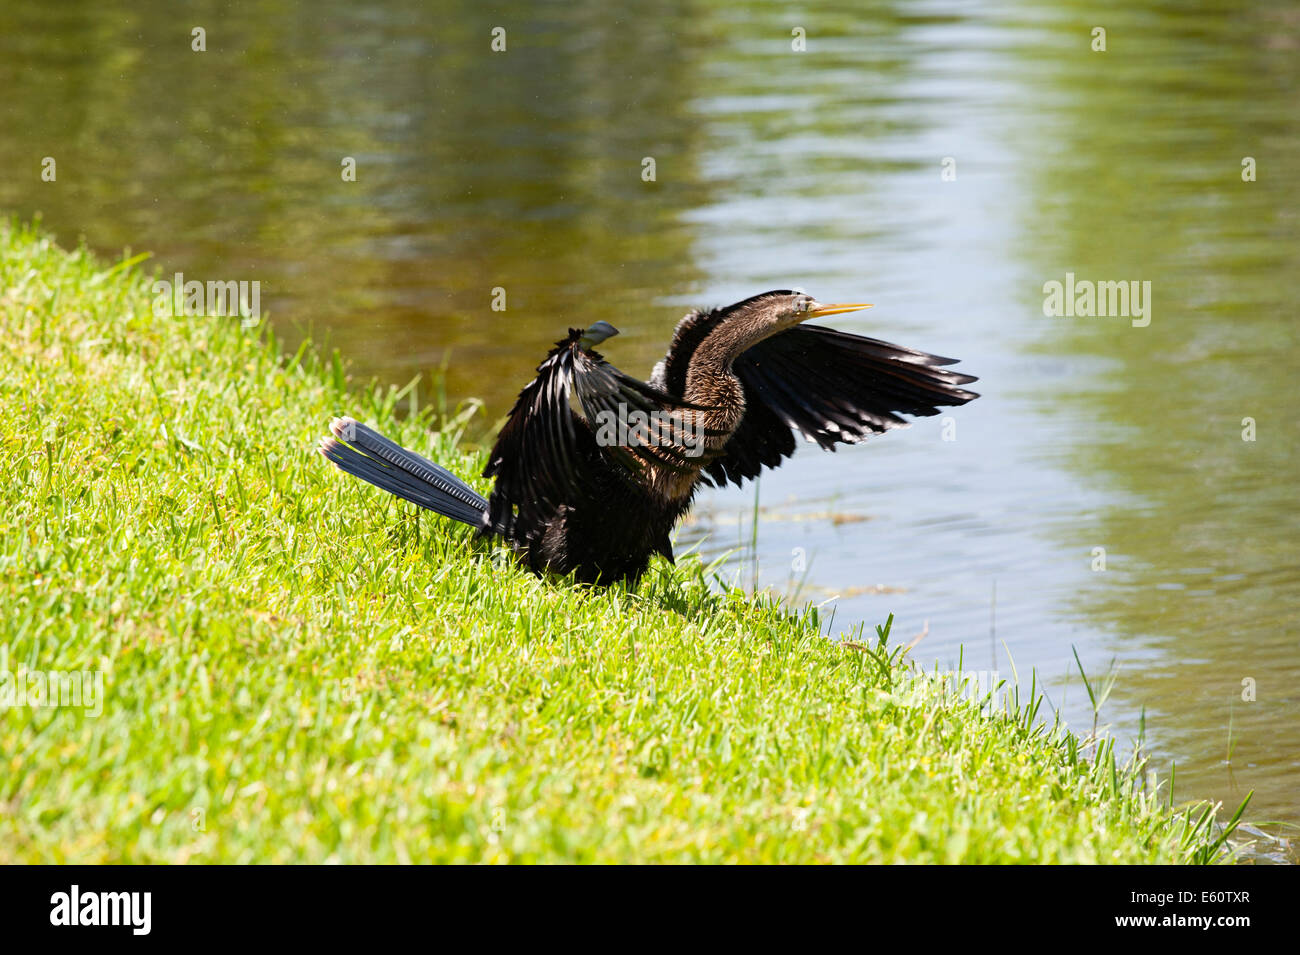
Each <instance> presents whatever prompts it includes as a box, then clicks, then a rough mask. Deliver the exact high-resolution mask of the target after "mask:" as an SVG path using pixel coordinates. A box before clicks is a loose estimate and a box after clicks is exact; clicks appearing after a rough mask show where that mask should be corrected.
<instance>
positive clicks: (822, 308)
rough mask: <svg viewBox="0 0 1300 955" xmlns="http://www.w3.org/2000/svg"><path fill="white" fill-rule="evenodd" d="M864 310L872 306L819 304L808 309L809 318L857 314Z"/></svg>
mask: <svg viewBox="0 0 1300 955" xmlns="http://www.w3.org/2000/svg"><path fill="white" fill-rule="evenodd" d="M864 308H871V306H870V305H866V304H860V305H822V304H821V303H817V304H815V305H813V307H812V308H810V309H808V317H809V318H821V317H822V316H823V315H839V314H841V313H843V312H857V311H861V310H862V309H864Z"/></svg>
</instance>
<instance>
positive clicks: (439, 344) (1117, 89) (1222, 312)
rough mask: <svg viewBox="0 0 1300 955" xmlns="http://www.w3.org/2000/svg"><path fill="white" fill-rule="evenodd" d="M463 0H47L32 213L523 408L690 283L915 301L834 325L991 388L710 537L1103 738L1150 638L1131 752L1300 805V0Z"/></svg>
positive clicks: (711, 542)
mask: <svg viewBox="0 0 1300 955" xmlns="http://www.w3.org/2000/svg"><path fill="white" fill-rule="evenodd" d="M425 7H426V4H423V3H417V2H415V0H410V2H389V3H385V4H382V5H378V8H377V9H365V10H361V9H356V8H355V6H354V5H352V4H345V3H341V2H324V3H322V2H316V3H313V4H306V3H300V2H288V0H285V2H279V3H267V4H262V5H259V6H258V8H257V9H256V10H249V9H240V10H239V11H238V12H237V13H236V12H234V11H233V10H231V11H229V12H226V11H224V8H221V7H219V6H215V7H208V8H204V10H203V11H201V12H197V13H196V12H192V11H186V12H185V13H183V14H178V13H176V12H175V5H174V4H168V3H163V2H160V0H142V2H136V3H132V4H105V3H91V2H64V3H60V4H57V5H50V4H48V3H38V2H33V0H6V3H5V5H4V7H3V8H2V9H0V169H2V170H3V171H4V175H3V176H0V208H3V209H6V210H11V211H13V212H16V213H17V214H19V215H21V216H24V217H27V216H31V215H33V214H35V213H36V212H38V211H39V212H41V213H43V217H44V222H45V224H46V226H47V227H49V228H51V229H53V230H54V231H55V232H56V233H57V234H58V235H59V236H60V237H61V238H62V239H64V240H65V241H76V240H77V239H78V237H84V238H85V239H86V241H87V242H88V243H89V244H91V245H92V246H93V247H95V248H98V249H101V250H104V251H107V252H117V251H119V250H121V249H122V248H123V247H126V246H129V247H131V248H133V249H137V250H139V249H149V250H152V251H154V253H155V256H156V261H157V262H158V263H159V264H160V265H161V266H162V267H163V268H164V270H165V271H166V272H167V273H168V274H170V273H172V272H175V271H182V272H184V273H185V274H186V276H187V277H189V278H200V279H223V280H227V279H247V280H253V279H256V280H259V281H260V282H261V283H262V307H263V309H265V310H269V312H270V313H271V320H272V321H273V322H274V323H275V324H276V326H277V328H278V329H280V330H281V331H282V332H283V333H284V334H285V336H286V337H287V338H288V339H289V341H290V342H293V341H294V340H295V339H296V338H297V337H298V336H299V335H301V334H303V331H304V330H305V329H307V328H308V327H310V328H311V330H312V332H313V334H314V335H315V337H316V338H318V339H322V340H326V341H327V342H328V344H329V346H330V347H338V348H339V349H340V350H341V351H342V352H343V353H344V354H345V355H347V356H348V357H349V358H350V359H351V360H352V363H353V369H354V373H355V375H356V376H357V378H358V379H359V380H363V379H366V378H368V377H370V376H377V377H378V378H379V379H381V380H383V381H390V382H395V383H402V384H404V383H406V382H407V381H409V380H410V379H411V378H412V377H414V376H415V375H417V374H422V373H427V372H428V371H429V369H431V368H438V367H440V366H443V365H445V366H446V369H447V394H448V398H449V400H450V401H451V402H452V403H453V404H454V403H456V402H459V401H462V400H466V399H469V398H471V397H475V398H480V399H482V400H483V402H484V405H485V407H484V412H483V415H482V418H481V421H482V432H483V433H484V434H487V433H488V432H489V431H490V430H491V428H492V426H493V424H494V423H495V422H496V421H497V420H498V419H499V417H500V416H501V415H502V414H503V413H504V412H505V410H506V409H507V408H508V407H509V403H510V401H511V400H512V398H513V395H514V393H515V392H516V391H517V390H518V388H519V387H520V386H521V385H522V384H523V383H524V382H525V381H526V380H527V378H528V377H529V376H530V374H531V371H532V368H533V367H534V366H535V364H536V363H537V361H538V360H539V359H540V358H541V356H542V355H543V354H544V353H545V351H546V349H547V348H548V347H549V345H550V343H551V342H553V341H554V340H555V339H556V338H558V337H560V336H561V335H562V334H563V333H564V331H565V329H566V328H567V327H569V326H581V325H587V324H590V323H591V322H593V321H595V320H597V319H602V318H603V319H606V320H609V321H612V322H613V323H614V324H615V325H617V326H618V327H619V328H620V329H622V332H623V334H622V335H621V336H620V337H619V338H618V339H616V340H615V341H613V342H611V343H610V344H609V347H608V348H607V349H606V353H607V355H608V357H609V358H610V359H611V360H612V361H614V362H615V363H616V364H618V365H620V366H621V367H623V368H624V369H625V370H627V371H630V372H634V373H638V374H647V373H648V372H649V368H650V366H651V364H652V363H653V362H654V360H655V359H656V358H657V357H658V356H659V355H660V353H661V352H662V349H663V346H664V344H665V343H666V341H667V337H668V334H669V331H670V330H671V327H672V325H673V323H674V322H675V321H676V319H677V318H678V317H680V315H681V313H682V312H683V311H684V309H685V307H687V306H688V305H694V304H711V303H713V304H716V303H725V302H729V301H733V300H736V299H739V298H742V297H744V296H747V295H750V294H752V293H754V292H757V291H761V290H764V289H768V288H784V287H799V288H805V289H807V290H808V291H810V292H812V293H814V294H815V295H817V296H818V297H819V298H821V299H822V300H824V301H837V300H842V301H871V302H874V303H876V308H874V309H873V310H871V311H869V312H865V313H861V315H849V316H843V317H842V320H839V321H835V322H833V324H836V325H837V326H839V327H843V328H847V329H851V330H858V331H862V332H866V333H869V334H872V335H876V336H879V337H883V338H886V339H889V340H893V341H898V342H901V343H904V344H908V345H914V346H917V347H921V348H925V349H928V350H931V351H936V352H939V353H941V354H948V355H953V356H957V357H960V358H961V359H962V362H963V363H962V365H961V366H960V368H961V369H962V370H966V371H969V372H971V373H973V374H977V375H979V376H980V377H981V381H980V383H979V384H978V385H977V386H975V387H976V389H977V390H979V391H980V392H981V393H982V395H983V396H982V397H981V398H980V399H979V400H978V401H976V402H974V403H973V404H971V405H969V406H967V407H964V408H961V409H956V410H955V411H953V412H952V414H951V415H950V416H949V417H948V418H947V419H946V420H945V419H944V418H933V419H928V420H925V421H922V422H918V423H917V424H916V425H915V426H914V427H913V428H911V429H909V430H907V431H903V432H895V433H891V434H889V435H887V436H885V437H883V438H880V439H877V440H873V441H871V442H869V443H868V444H867V445H866V446H862V447H857V448H847V449H841V450H840V451H839V452H838V453H837V454H835V455H833V456H832V455H827V454H822V453H819V452H817V451H816V450H815V449H811V448H810V449H805V450H801V452H800V453H799V454H798V455H797V456H796V458H795V459H794V460H793V461H792V462H789V463H788V464H787V465H786V466H784V467H783V468H781V469H779V470H777V471H774V472H770V473H768V474H767V475H765V476H764V478H763V480H762V483H761V486H760V489H759V504H760V508H761V510H760V517H761V519H760V523H759V530H758V537H757V550H756V553H755V552H752V551H751V550H749V549H748V547H747V545H748V543H749V539H750V530H749V528H750V519H751V514H752V509H753V506H754V493H753V489H752V488H749V487H747V488H745V489H743V490H736V489H731V490H728V491H718V492H710V493H707V494H705V495H703V496H702V498H701V500H700V506H699V508H698V510H697V514H696V518H695V520H694V521H693V522H692V523H691V524H689V525H687V526H686V527H684V528H683V529H682V531H681V532H680V533H679V535H678V549H679V550H682V549H685V548H687V547H691V546H695V547H698V548H699V549H700V550H701V551H702V552H703V553H705V554H706V555H708V556H719V555H722V554H725V553H727V552H728V551H734V553H732V554H731V556H730V557H729V558H728V560H727V561H726V563H725V564H724V566H723V573H724V574H725V575H727V576H729V577H732V578H735V579H739V580H741V581H742V582H744V583H745V584H746V585H750V584H752V583H753V582H754V577H755V569H756V570H757V583H758V585H759V586H772V587H775V588H777V589H780V590H783V591H785V592H787V593H791V594H796V595H797V597H798V599H800V600H813V601H815V602H818V603H825V604H826V608H827V610H828V612H829V611H830V609H831V608H834V614H835V618H834V621H835V627H836V629H841V628H844V627H848V626H850V625H852V624H855V623H861V622H865V623H866V624H867V625H868V626H874V625H875V624H876V623H878V622H881V621H882V620H883V619H884V618H885V617H886V616H887V615H888V614H889V613H893V614H894V615H895V623H894V628H895V630H894V632H895V634H896V636H898V637H899V638H902V639H907V640H910V639H911V638H912V637H913V635H915V634H919V633H921V632H924V633H925V636H924V637H923V638H922V639H921V640H920V642H919V643H918V644H917V646H916V648H915V650H914V651H913V653H914V655H915V656H916V658H917V659H918V660H920V661H922V662H925V663H927V664H938V665H939V666H941V667H947V666H951V665H953V664H955V663H956V661H957V659H958V656H959V654H962V655H963V657H964V660H965V664H966V666H967V667H968V668H972V669H979V670H996V671H998V672H999V673H1000V674H1001V675H1002V676H1004V677H1010V676H1011V674H1012V672H1013V671H1014V672H1017V673H1019V674H1020V676H1021V679H1022V680H1023V681H1025V682H1027V681H1028V674H1029V673H1030V671H1031V670H1034V671H1036V672H1037V673H1038V675H1039V679H1040V682H1042V681H1045V684H1046V692H1047V694H1048V698H1049V701H1050V704H1051V706H1053V707H1054V708H1057V709H1060V710H1061V712H1062V713H1063V714H1064V715H1065V717H1066V718H1067V720H1068V721H1069V723H1070V724H1071V725H1072V726H1074V727H1076V728H1078V729H1080V730H1083V731H1086V730H1088V729H1090V728H1091V726H1092V723H1093V714H1092V709H1091V707H1090V705H1089V703H1088V699H1087V694H1086V692H1085V689H1084V686H1083V684H1082V681H1081V680H1080V677H1079V673H1078V667H1077V664H1076V663H1075V659H1074V651H1075V650H1077V652H1078V654H1079V658H1080V659H1081V660H1082V663H1083V666H1084V668H1085V670H1086V671H1087V672H1088V674H1089V676H1090V678H1093V679H1094V680H1095V679H1097V678H1098V677H1101V676H1102V674H1104V673H1105V672H1106V671H1107V669H1108V668H1109V667H1110V666H1111V663H1112V660H1113V661H1114V666H1115V667H1117V668H1118V676H1117V679H1116V681H1115V684H1114V691H1113V693H1112V694H1111V696H1110V698H1109V699H1108V700H1107V702H1106V704H1105V705H1104V706H1103V708H1102V710H1101V714H1100V722H1101V724H1102V725H1104V726H1109V727H1110V729H1111V730H1112V731H1114V732H1115V733H1116V734H1117V735H1118V736H1119V737H1120V739H1121V741H1123V742H1124V743H1125V744H1127V743H1129V742H1130V741H1132V740H1133V738H1134V737H1135V736H1136V735H1137V734H1138V732H1139V727H1140V725H1141V723H1142V721H1143V719H1144V720H1145V732H1146V741H1145V742H1146V748H1147V750H1148V751H1149V752H1150V753H1151V754H1152V756H1153V765H1154V766H1155V767H1156V768H1158V769H1160V770H1161V771H1162V772H1165V773H1166V774H1167V771H1168V768H1169V765H1170V763H1171V762H1174V761H1176V762H1177V766H1178V793H1177V795H1178V796H1179V797H1180V798H1181V797H1193V796H1194V797H1200V798H1209V799H1214V800H1221V801H1223V802H1224V803H1227V804H1230V808H1231V807H1235V805H1236V804H1237V803H1238V802H1239V801H1240V800H1241V799H1242V798H1243V797H1244V795H1245V793H1246V792H1248V791H1250V790H1254V791H1255V797H1254V801H1253V802H1252V806H1251V809H1250V811H1249V813H1248V818H1251V819H1253V820H1255V821H1257V822H1269V821H1272V822H1280V823H1283V824H1285V825H1284V826H1283V827H1282V828H1273V829H1271V830H1270V831H1273V832H1279V833H1281V834H1283V835H1287V834H1289V832H1290V829H1288V828H1286V826H1288V825H1289V826H1294V825H1295V824H1297V823H1300V798H1297V793H1298V792H1300V728H1298V726H1300V720H1298V719H1297V716H1298V715H1300V690H1298V689H1297V687H1300V663H1298V657H1300V654H1298V653H1297V633H1296V630H1297V618H1300V567H1298V566H1297V563H1298V562H1297V557H1296V547H1295V542H1296V539H1297V529H1298V528H1297V524H1298V520H1297V509H1296V501H1295V494H1294V487H1295V475H1296V472H1297V460H1298V455H1297V446H1296V439H1295V422H1296V421H1297V418H1298V417H1300V387H1297V383H1296V381H1297V375H1296V373H1297V371H1298V370H1300V368H1298V367H1297V366H1298V365H1300V359H1298V358H1297V355H1300V352H1298V351H1297V348H1296V341H1295V336H1296V331H1295V328H1296V325H1295V321H1294V306H1293V304H1292V303H1293V302H1294V301H1295V300H1296V298H1297V293H1298V292H1300V279H1298V278H1297V276H1300V224H1298V223H1297V213H1296V206H1295V203H1294V199H1293V188H1292V185H1291V184H1292V183H1294V181H1295V176H1296V173H1297V157H1300V110H1297V108H1296V105H1297V91H1298V90H1300V55H1298V54H1300V14H1297V13H1296V12H1295V10H1294V9H1293V8H1291V7H1289V6H1288V5H1286V4H1280V3H1279V4H1269V3H1258V4H1254V5H1252V6H1251V7H1250V8H1249V9H1238V5H1237V4H1233V3H1226V2H1225V3H1210V2H1202V3H1178V4H1173V3H1168V4H1155V5H1151V6H1150V7H1149V9H1147V10H1141V11H1140V10H1124V9H1114V10H1110V9H1108V10H1106V11H1105V13H1104V15H1103V14H1099V13H1097V12H1096V10H1095V8H1094V7H1092V6H1091V5H1085V4H1083V3H1081V2H1069V0H1066V2H1057V3H1054V4H1051V5H1050V7H1049V9H1046V10H1044V9H1042V7H1041V5H1037V4H1030V3H1027V2H1025V3H1004V4H975V3H971V4H937V3H906V4H905V3H896V4H874V5H870V6H869V7H864V6H863V5H862V4H859V3H847V2H845V3H839V4H837V3H826V4H818V5H817V6H816V8H815V9H814V8H808V9H807V11H806V12H804V11H802V10H795V9H794V8H786V7H784V6H782V5H768V4H756V5H754V7H753V9H752V10H750V11H747V12H745V11H738V10H736V9H734V7H733V5H731V4H725V5H724V4H710V3H689V2H682V3H677V4H672V5H670V6H668V7H665V8H664V10H663V12H662V15H661V16H660V17H659V18H657V19H649V18H646V17H641V16H636V17H632V16H627V15H625V14H623V13H622V12H620V11H618V10H612V9H607V8H606V5H604V4H599V3H595V2H575V3H565V4H558V3H556V4H537V5H529V6H527V7H525V6H523V5H521V6H520V10H519V12H517V13H515V14H512V15H509V16H505V15H503V14H501V13H487V12H483V11H481V10H480V9H479V7H478V6H477V5H475V4H471V3H446V4H442V5H440V8H439V9H438V10H436V11H429V10H426V9H425ZM498 25H502V26H505V27H506V29H507V51H506V52H505V53H496V54H494V53H492V52H491V51H490V49H489V44H490V41H491V30H492V28H493V27H494V26H498ZM194 26H203V27H204V28H205V29H206V30H207V47H208V49H207V52H204V53H197V52H194V51H192V50H191V48H190V30H191V28H192V27H194ZM1094 26H1102V27H1104V28H1105V30H1106V41H1107V49H1106V51H1105V52H1094V51H1093V50H1092V49H1091V44H1092V42H1093V38H1092V35H1091V31H1092V28H1093V27H1094ZM796 27H801V28H802V29H803V30H804V31H805V32H806V36H807V50H806V51H805V52H795V51H794V50H792V49H791V42H792V30H793V29H794V28H796ZM45 156H53V157H54V158H55V160H56V162H57V173H58V178H57V181H56V182H52V183H49V182H42V181H41V180H40V176H39V173H40V168H41V160H42V158H43V157H45ZM1247 156H1249V157H1253V158H1254V159H1255V161H1256V170H1257V178H1256V181H1254V182H1243V181H1242V178H1241V172H1242V166H1241V162H1242V159H1243V157H1247ZM344 157H353V158H354V159H355V160H356V162H357V180H356V181H355V182H344V181H343V180H342V178H341V176H340V168H341V162H342V160H343V158H344ZM646 157H652V158H653V159H654V160H655V165H656V170H655V171H656V181H654V182H645V181H643V180H642V175H641V174H642V168H643V159H645V158H646ZM945 158H950V159H952V160H953V161H954V162H955V170H956V178H955V179H953V180H951V181H946V180H945V179H944V178H943V177H942V176H941V172H942V170H943V168H944V167H943V160H944V159H945ZM1067 272H1073V273H1074V274H1075V275H1076V277H1077V278H1079V279H1090V280H1100V281H1119V280H1138V281H1149V282H1151V289H1152V292H1151V321H1150V324H1149V325H1147V326H1146V327H1135V326H1134V325H1133V324H1132V322H1131V321H1130V320H1129V319H1126V318H1113V317H1112V318H1084V317H1073V318H1070V317H1047V316H1045V315H1044V314H1043V300H1044V293H1043V286H1044V283H1046V282H1049V281H1052V280H1059V281H1064V280H1065V275H1066V273H1067ZM498 288H500V289H504V290H505V295H506V302H507V310H506V311H505V312H495V311H493V310H492V308H491V304H492V300H493V294H494V291H493V290H494V289H498ZM426 381H427V380H426ZM1245 418H1252V419H1253V420H1254V422H1255V431H1256V433H1255V440H1254V441H1243V440H1242V432H1243V428H1244V427H1245V426H1244V425H1243V419H1245ZM945 437H949V438H955V440H945ZM307 466H312V465H311V463H310V462H309V461H306V460H305V461H304V467H307ZM1097 548H1104V552H1105V553H1104V561H1105V569H1104V570H1099V569H1094V568H1096V567H1099V566H1100V565H1099V563H1098V561H1099V552H1098V551H1097V550H1096V549H1097ZM801 559H802V561H803V563H804V564H806V573H805V571H804V570H801V569H797V568H799V567H800V566H801V565H800V564H799V563H798V562H799V561H800V560H801ZM1243 681H1247V683H1246V685H1245V686H1243ZM1250 681H1253V688H1254V692H1253V695H1254V699H1253V701H1248V700H1245V699H1243V693H1245V695H1246V696H1249V695H1251V694H1250V693H1249V692H1246V691H1247V689H1248V688H1249V687H1250V686H1251V685H1252V684H1251V682H1250Z"/></svg>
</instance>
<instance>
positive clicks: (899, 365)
mask: <svg viewBox="0 0 1300 955" xmlns="http://www.w3.org/2000/svg"><path fill="white" fill-rule="evenodd" d="M954 363H955V360H954V359H951V358H942V357H940V356H938V355H931V354H929V353H928V352H923V351H919V350H917V349H914V348H906V347H904V346H902V345H892V344H890V343H889V342H884V341H880V340H879V339H876V338H867V337H866V336H863V335H854V334H851V333H849V332H842V331H839V330H838V329H834V328H824V327H821V326H818V325H797V326H795V327H794V328H791V329H790V330H788V331H786V332H782V333H781V334H779V335H773V336H772V337H771V338H769V339H767V340H765V341H762V342H759V343H758V344H757V345H755V346H754V347H752V348H750V349H749V350H748V351H746V352H745V353H744V354H742V355H741V356H740V357H739V358H738V359H736V361H735V363H734V365H733V366H732V367H733V371H734V373H735V375H736V377H737V378H739V379H740V382H741V384H742V385H743V386H744V389H745V417H744V418H743V419H742V420H741V423H740V427H738V428H737V429H736V431H735V433H734V434H733V435H732V436H731V438H730V440H728V441H727V443H726V445H725V446H724V447H723V453H722V455H721V456H720V457H718V458H716V459H715V460H714V461H713V462H712V463H710V464H709V465H708V467H707V468H706V474H707V475H708V478H709V479H710V480H711V481H712V482H713V483H715V484H718V485H723V484H726V483H727V481H732V482H734V483H735V484H737V485H739V484H741V483H742V481H743V480H744V479H745V478H750V479H753V478H756V477H758V474H759V472H760V471H762V470H763V468H764V467H769V468H774V467H776V466H777V465H779V464H780V463H781V461H782V460H783V459H784V458H787V457H789V456H790V455H792V454H794V451H795V433H796V432H797V433H800V434H802V435H803V436H804V437H805V438H806V439H808V440H809V441H814V442H816V443H817V444H818V445H820V446H821V447H822V448H824V449H827V450H831V451H833V450H835V445H837V444H857V443H859V442H862V441H865V440H866V439H867V438H868V437H870V436H871V435H873V434H880V433H881V432H884V431H888V430H890V429H892V428H903V427H906V426H907V424H908V422H907V419H905V418H902V417H900V415H902V414H908V415H921V416H925V415H934V414H938V413H939V408H940V407H942V406H945V405H961V404H965V403H966V402H968V401H970V400H971V399H972V398H976V397H978V395H976V394H975V393H974V392H972V391H966V390H965V389H963V388H962V387H960V386H961V385H965V384H969V383H970V382H972V381H975V380H976V379H975V378H974V377H973V376H971V375H963V374H960V373H959V372H954V371H949V370H948V369H946V368H943V367H941V366H943V365H951V364H954Z"/></svg>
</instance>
